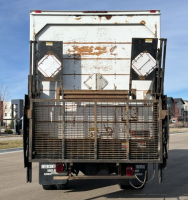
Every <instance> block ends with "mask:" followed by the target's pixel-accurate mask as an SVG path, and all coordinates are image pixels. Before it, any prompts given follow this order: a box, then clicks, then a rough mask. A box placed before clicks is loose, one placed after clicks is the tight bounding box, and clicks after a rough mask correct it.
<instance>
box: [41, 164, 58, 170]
mask: <svg viewBox="0 0 188 200" xmlns="http://www.w3.org/2000/svg"><path fill="white" fill-rule="evenodd" d="M51 168H52V169H53V168H55V165H41V169H51Z"/></svg>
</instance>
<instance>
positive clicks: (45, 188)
mask: <svg viewBox="0 0 188 200" xmlns="http://www.w3.org/2000/svg"><path fill="white" fill-rule="evenodd" d="M42 187H43V189H44V190H54V189H55V185H42Z"/></svg>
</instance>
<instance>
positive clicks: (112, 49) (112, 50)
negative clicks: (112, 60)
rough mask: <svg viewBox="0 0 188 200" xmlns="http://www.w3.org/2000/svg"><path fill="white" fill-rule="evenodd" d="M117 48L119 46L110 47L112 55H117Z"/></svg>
mask: <svg viewBox="0 0 188 200" xmlns="http://www.w3.org/2000/svg"><path fill="white" fill-rule="evenodd" d="M116 48H117V46H113V47H112V48H110V53H111V55H114V56H117V53H113V52H114V51H115V49H116Z"/></svg>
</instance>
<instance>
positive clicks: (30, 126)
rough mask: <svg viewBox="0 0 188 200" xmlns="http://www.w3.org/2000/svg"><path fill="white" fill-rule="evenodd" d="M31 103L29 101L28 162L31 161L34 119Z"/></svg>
mask: <svg viewBox="0 0 188 200" xmlns="http://www.w3.org/2000/svg"><path fill="white" fill-rule="evenodd" d="M33 104H34V102H31V104H30V112H31V116H30V119H29V162H31V160H32V150H33V148H32V145H33V144H32V141H33V125H34V123H33V120H34V117H33V116H34V115H33V114H34V113H33Z"/></svg>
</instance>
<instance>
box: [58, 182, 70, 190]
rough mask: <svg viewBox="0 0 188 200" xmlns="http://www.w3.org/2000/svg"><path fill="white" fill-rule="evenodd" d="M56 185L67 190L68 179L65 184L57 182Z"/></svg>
mask: <svg viewBox="0 0 188 200" xmlns="http://www.w3.org/2000/svg"><path fill="white" fill-rule="evenodd" d="M56 187H57V189H58V190H65V189H67V187H68V181H67V182H66V183H65V184H57V185H56Z"/></svg>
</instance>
